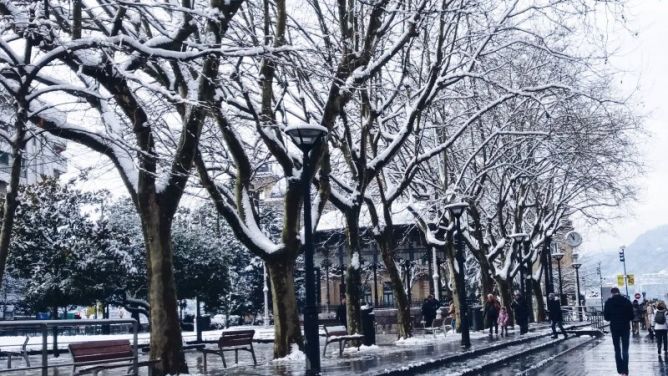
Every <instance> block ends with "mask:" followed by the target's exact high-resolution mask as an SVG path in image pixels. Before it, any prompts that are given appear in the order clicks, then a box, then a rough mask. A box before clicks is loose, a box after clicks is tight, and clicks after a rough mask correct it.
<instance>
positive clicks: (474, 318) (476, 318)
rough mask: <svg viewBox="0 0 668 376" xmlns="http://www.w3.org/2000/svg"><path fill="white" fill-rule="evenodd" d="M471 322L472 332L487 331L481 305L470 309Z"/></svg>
mask: <svg viewBox="0 0 668 376" xmlns="http://www.w3.org/2000/svg"><path fill="white" fill-rule="evenodd" d="M469 320H470V323H469V327H470V328H471V330H483V329H485V322H484V320H483V314H482V306H481V305H474V306H471V307H470V308H469Z"/></svg>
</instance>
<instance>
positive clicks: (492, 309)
mask: <svg viewBox="0 0 668 376" xmlns="http://www.w3.org/2000/svg"><path fill="white" fill-rule="evenodd" d="M500 308H501V305H500V304H499V301H498V300H496V298H495V297H494V295H492V294H489V295H487V299H486V300H485V307H484V309H483V316H484V317H485V325H487V326H489V336H490V337H492V329H494V332H495V333H496V335H497V336H498V335H499V323H498V322H497V320H498V319H499V309H500Z"/></svg>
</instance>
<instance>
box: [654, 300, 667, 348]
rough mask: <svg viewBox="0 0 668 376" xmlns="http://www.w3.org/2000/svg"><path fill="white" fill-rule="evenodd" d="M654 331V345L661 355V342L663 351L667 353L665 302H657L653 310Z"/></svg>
mask: <svg viewBox="0 0 668 376" xmlns="http://www.w3.org/2000/svg"><path fill="white" fill-rule="evenodd" d="M652 322H653V323H654V333H655V335H656V346H657V350H658V352H659V356H661V345H662V344H663V352H664V354H666V355H668V338H667V335H668V314H667V313H666V303H664V302H659V304H657V305H656V312H654V318H653V319H652Z"/></svg>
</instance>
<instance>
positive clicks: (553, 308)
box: [547, 293, 568, 339]
mask: <svg viewBox="0 0 668 376" xmlns="http://www.w3.org/2000/svg"><path fill="white" fill-rule="evenodd" d="M547 310H548V316H549V317H550V321H552V338H557V337H558V336H557V325H559V330H561V334H563V335H564V339H566V338H568V334H566V330H565V329H564V324H563V323H564V314H563V313H562V312H561V304H560V303H559V300H557V298H556V297H555V295H554V294H553V293H550V294H549V295H548V296H547Z"/></svg>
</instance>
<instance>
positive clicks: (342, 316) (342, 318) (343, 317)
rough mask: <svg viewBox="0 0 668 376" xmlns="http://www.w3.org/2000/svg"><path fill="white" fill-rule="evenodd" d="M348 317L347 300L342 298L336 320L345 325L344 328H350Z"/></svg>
mask: <svg viewBox="0 0 668 376" xmlns="http://www.w3.org/2000/svg"><path fill="white" fill-rule="evenodd" d="M346 315H347V313H346V298H344V297H341V304H339V307H338V308H336V319H337V320H338V321H339V322H340V323H341V324H343V326H348V322H347V320H346Z"/></svg>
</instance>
